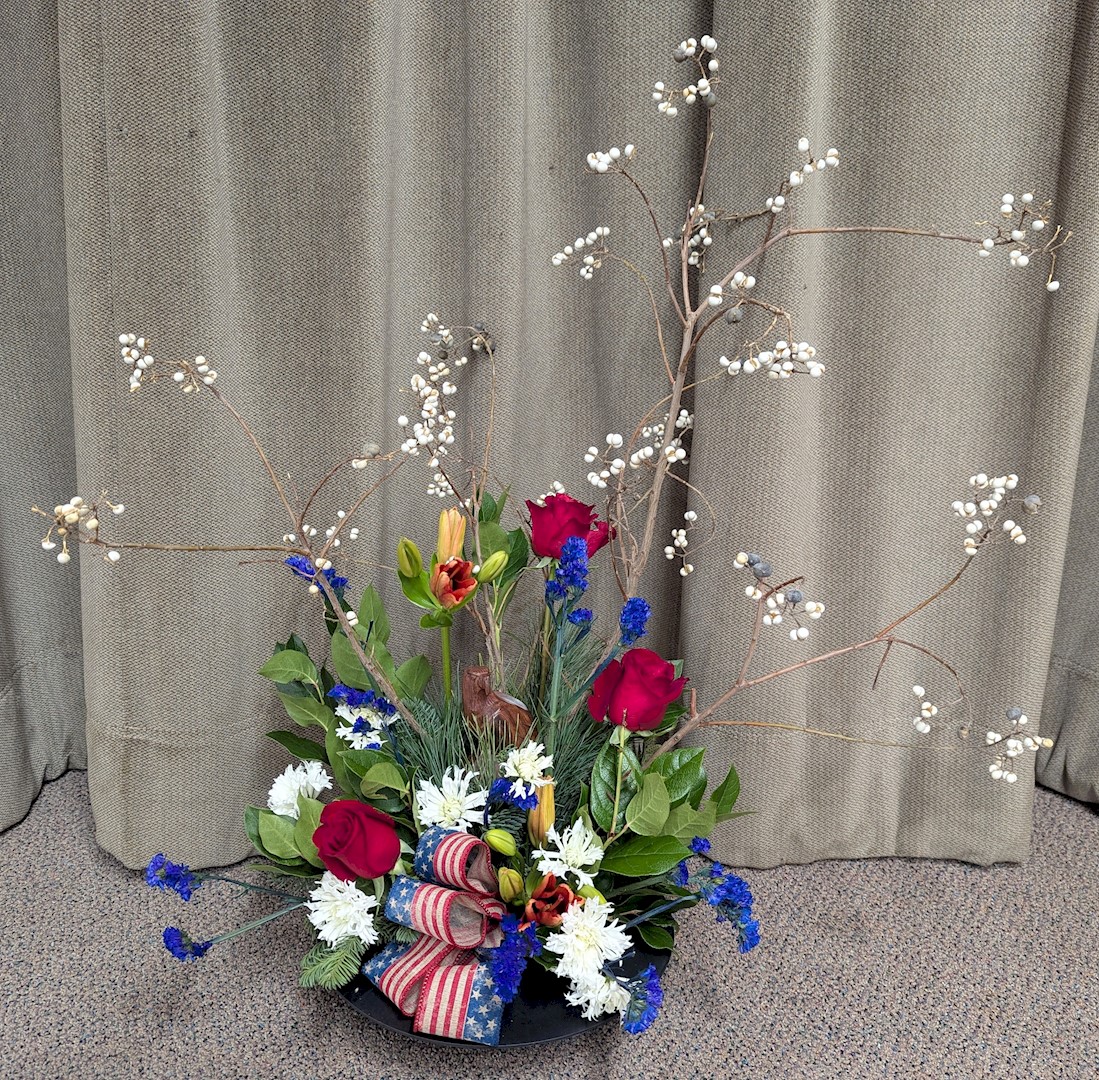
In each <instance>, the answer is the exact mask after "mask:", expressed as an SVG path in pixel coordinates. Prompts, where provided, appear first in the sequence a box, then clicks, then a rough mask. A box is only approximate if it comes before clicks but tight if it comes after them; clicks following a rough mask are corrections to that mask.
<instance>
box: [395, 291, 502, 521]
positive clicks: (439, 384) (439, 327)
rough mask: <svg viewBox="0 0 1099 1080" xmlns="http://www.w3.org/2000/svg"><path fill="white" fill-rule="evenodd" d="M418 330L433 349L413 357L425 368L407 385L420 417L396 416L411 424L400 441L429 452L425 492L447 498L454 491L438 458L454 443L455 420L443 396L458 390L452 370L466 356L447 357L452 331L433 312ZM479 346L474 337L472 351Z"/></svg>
mask: <svg viewBox="0 0 1099 1080" xmlns="http://www.w3.org/2000/svg"><path fill="white" fill-rule="evenodd" d="M420 330H421V331H422V332H423V333H425V334H429V335H430V336H431V341H432V344H433V346H434V348H435V352H434V354H432V353H430V352H427V351H426V350H425V351H423V352H421V353H420V354H419V355H418V356H417V357H416V363H417V365H418V366H419V367H420V368H423V369H424V370H425V371H426V374H422V373H421V372H419V371H417V372H415V373H414V374H413V375H412V377H411V379H409V384H410V386H411V387H412V389H413V390H414V391H415V392H416V395H417V396H418V397H419V399H420V419H419V420H418V421H416V422H411V421H410V420H409V418H408V417H407V416H398V417H397V426H398V427H399V428H402V429H407V428H409V426H410V425H411V434H410V435H409V436H408V437H407V438H406V439H405V441H404V442H403V443H401V449H402V450H403V451H404V452H405V453H406V454H409V455H413V456H414V455H417V454H419V453H420V451H421V449H426V450H428V451H429V452H430V454H431V460H430V461H428V465H429V467H430V468H432V469H434V470H435V473H434V475H433V477H432V479H431V482H430V483H429V484H428V486H427V493H428V494H429V495H438V496H439V498H441V499H450V498H454V496H455V494H456V493H455V491H454V490H453V488H452V487H451V486H450V482H449V481H448V480H447V478H446V476H445V475H444V474H443V472H442V469H441V465H440V459H441V458H443V457H445V456H446V455H447V452H448V449H449V447H451V446H453V445H454V422H455V419H456V418H457V414H456V413H455V411H454V410H453V409H451V408H448V407H447V406H446V405H445V403H444V401H443V399H444V398H447V397H450V396H452V395H453V394H456V393H457V392H458V387H457V385H456V384H455V383H454V381H453V376H454V369H456V368H460V367H465V365H466V364H468V363H469V357H468V356H458V357H455V358H454V359H453V360H452V359H451V358H450V350H451V349H453V348H454V347H455V337H454V332H453V331H452V330H451V329H450V328H449V327H447V326H444V325H443V324H442V323H441V322H440V321H439V316H438V315H436V314H435V313H434V312H431V313H430V314H429V315H428V316H427V318H426V319H424V321H423V323H422V324H421V325H420ZM479 345H481V347H483V345H482V344H481V342H480V341H479V339H477V338H474V341H473V348H474V351H479V349H478V346H479Z"/></svg>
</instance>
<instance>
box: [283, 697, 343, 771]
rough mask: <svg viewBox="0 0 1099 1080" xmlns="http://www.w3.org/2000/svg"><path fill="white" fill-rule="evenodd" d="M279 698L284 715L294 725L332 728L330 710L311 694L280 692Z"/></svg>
mask: <svg viewBox="0 0 1099 1080" xmlns="http://www.w3.org/2000/svg"><path fill="white" fill-rule="evenodd" d="M279 698H280V699H281V701H282V704H283V706H284V707H285V709H286V715H287V716H289V717H290V719H291V720H293V721H294V723H295V724H300V725H301V726H302V727H312V726H313V725H314V724H319V725H320V726H321V727H322V728H329V727H331V726H332V720H333V713H332V710H331V709H330V708H329V707H328V706H327V705H325V704H324V702H322V701H318V700H317V699H316V698H315V697H313V695H312V694H287V693H284V692H282V691H280V692H279ZM293 752H294V751H291V753H293ZM299 756H300V755H299Z"/></svg>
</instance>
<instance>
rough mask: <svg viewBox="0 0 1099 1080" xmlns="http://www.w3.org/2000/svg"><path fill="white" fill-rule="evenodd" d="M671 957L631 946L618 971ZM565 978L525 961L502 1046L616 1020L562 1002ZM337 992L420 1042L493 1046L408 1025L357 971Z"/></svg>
mask: <svg viewBox="0 0 1099 1080" xmlns="http://www.w3.org/2000/svg"><path fill="white" fill-rule="evenodd" d="M670 959H671V953H667V952H655V951H652V950H650V949H647V948H646V947H645V946H644V945H637V946H635V947H634V950H633V953H632V955H631V956H629V957H628V958H627V959H625V960H623V961H622V967H621V970H622V974H624V975H626V976H633V975H637V974H639V973H640V972H642V971H644V970H645V968H647V967H648V966H649V964H652V965H653V967H655V968H656V970H657V971H660V972H663V970H664V969H665V968H666V967H667V966H668V961H669V960H670ZM566 986H567V983H566V982H565V980H563V979H559V978H558V977H557V976H556V975H554V974H553V973H552V972H549V971H546V969H545V968H543V967H541V966H540V965H538V964H528V965H527V970H526V972H525V973H524V974H523V981H522V982H521V983H520V984H519V994H518V996H517V997H516V998H515V1000H514V1001H512V1002H510V1003H508V1004H507V1005H505V1006H504V1015H503V1018H502V1020H501V1023H500V1043H499V1046H500V1047H503V1048H507V1047H514V1046H536V1045H538V1044H539V1043H551V1042H558V1041H560V1040H561V1039H574V1038H576V1037H577V1036H578V1035H585V1034H587V1033H588V1032H589V1031H594V1030H595V1029H596V1028H597V1027H599V1026H600V1025H602V1024H604V1023H606V1022H607V1021H608V1020H614V1021H616V1022H617V1021H618V1019H619V1018H618V1015H617V1014H616V1013H608V1014H607V1015H606V1016H602V1017H600V1018H599V1019H598V1020H585V1019H584V1017H583V1016H582V1015H581V1013H580V1010H579V1009H578V1008H577V1007H576V1006H575V1005H566V1004H565V998H564V991H565V988H566ZM339 993H340V996H341V997H343V998H344V1000H345V1001H347V1002H348V1003H349V1004H350V1005H351V1007H352V1008H353V1009H357V1010H358V1011H359V1012H360V1013H362V1014H363V1016H365V1017H366V1018H367V1019H368V1020H370V1021H371V1022H372V1023H375V1024H378V1025H379V1026H380V1027H384V1028H388V1029H389V1030H390V1031H396V1032H398V1033H399V1034H401V1035H404V1036H406V1037H407V1038H409V1039H418V1040H419V1041H421V1042H429V1043H445V1044H446V1045H448V1046H465V1047H469V1048H470V1049H475V1050H495V1049H498V1047H494V1046H487V1045H485V1044H484V1043H474V1042H461V1041H459V1040H456V1039H444V1038H442V1037H441V1036H438V1035H424V1034H421V1033H420V1032H418V1031H413V1030H412V1019H411V1017H408V1016H405V1015H403V1014H402V1013H401V1011H400V1010H399V1009H398V1008H397V1006H396V1005H394V1004H393V1002H391V1001H390V1000H389V998H387V997H386V996H385V995H384V994H382V993H381V992H380V991H379V990H378V989H377V988H376V987H375V986H374V984H373V983H372V982H371V981H370V980H369V979H367V978H366V976H365V975H362V974H359V975H356V976H355V978H354V979H353V980H352V981H351V982H349V983H348V984H347V985H346V986H344V987H343V988H341V990H340V991H339Z"/></svg>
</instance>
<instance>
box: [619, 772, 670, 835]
mask: <svg viewBox="0 0 1099 1080" xmlns="http://www.w3.org/2000/svg"><path fill="white" fill-rule="evenodd" d="M670 807H671V804H670V803H669V801H668V789H667V787H666V786H665V784H664V778H663V777H662V776H660V775H659V774H658V773H646V774H645V775H644V776H643V777H642V778H641V787H640V789H639V790H638V792H637V794H636V795H635V796H634V797H633V798H632V799H631V800H630V804H629V806H627V807H626V824H627V825H628V826H629V827H630V829H632V830H633V831H634V832H635V833H637V834H638V835H639V836H659V835H660V834H661V833H662V832H663V830H664V822H665V821H667V820H668V810H669V809H670Z"/></svg>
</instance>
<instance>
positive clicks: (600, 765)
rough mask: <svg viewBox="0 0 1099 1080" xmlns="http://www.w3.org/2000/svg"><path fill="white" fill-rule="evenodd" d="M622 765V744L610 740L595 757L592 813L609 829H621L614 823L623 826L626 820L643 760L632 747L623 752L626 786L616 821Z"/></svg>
mask: <svg viewBox="0 0 1099 1080" xmlns="http://www.w3.org/2000/svg"><path fill="white" fill-rule="evenodd" d="M617 767H618V747H616V746H613V745H612V744H611V743H610V742H609V741H608V742H607V743H606V745H605V746H604V747H603V749H602V750H600V751H599V753H598V754H597V755H596V757H595V763H594V764H593V765H592V770H591V795H590V804H591V816H592V817H593V818H595V821H596V823H597V824H598V825H599V827H600V828H601V829H602V830H603V831H604V832H605V833H610V832H617V831H618V829H617V828H616V827H614V826H617V825H621V824H622V822H623V821H624V819H625V815H626V807H627V806H628V805H629V802H630V800H631V799H632V798H633V797H634V796H635V795H636V794H637V787H638V779H637V778H638V777H639V776H640V775H641V763H640V762H639V761H638V760H637V757H636V756H635V755H634V753H633V751H631V750H630V749H629V748H628V747H627V748H625V749H624V750H623V752H622V786H621V790H620V792H619V796H618V821H617V822H615V823H612V821H611V818H612V817H613V816H614V789H615V779H616V770H617Z"/></svg>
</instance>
